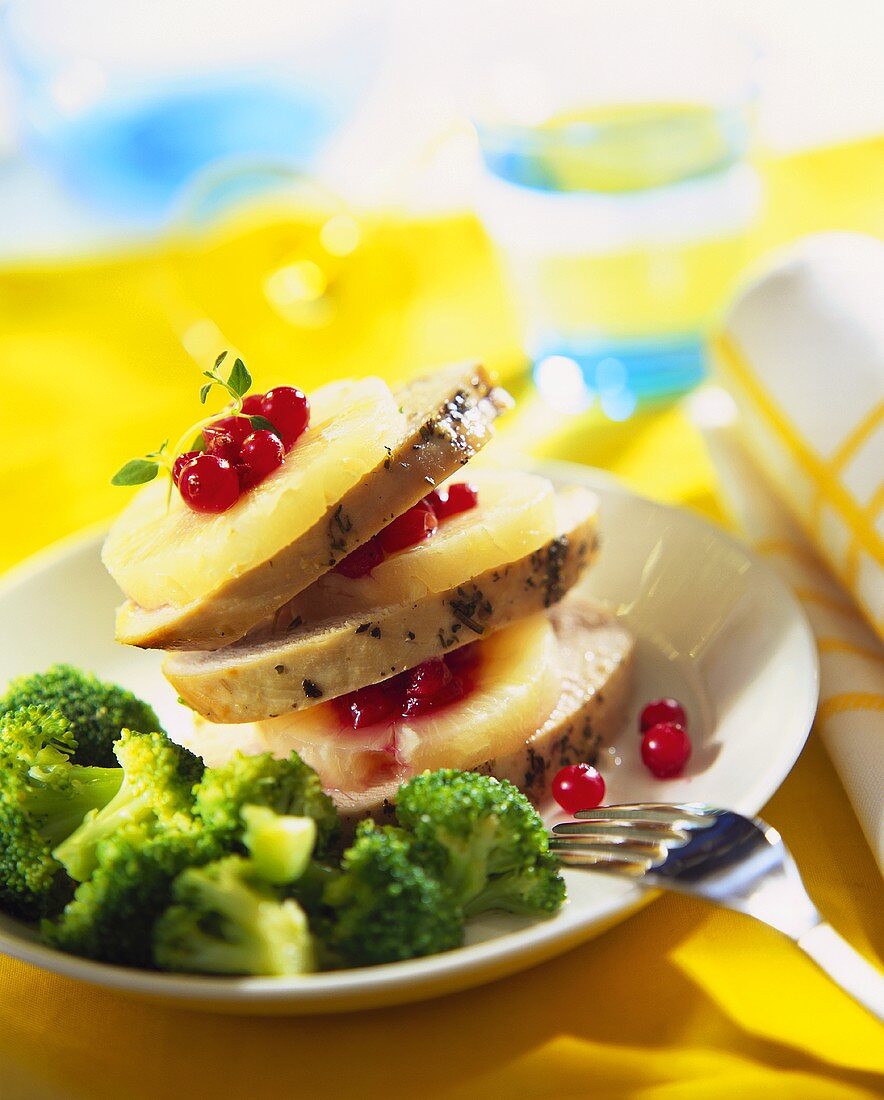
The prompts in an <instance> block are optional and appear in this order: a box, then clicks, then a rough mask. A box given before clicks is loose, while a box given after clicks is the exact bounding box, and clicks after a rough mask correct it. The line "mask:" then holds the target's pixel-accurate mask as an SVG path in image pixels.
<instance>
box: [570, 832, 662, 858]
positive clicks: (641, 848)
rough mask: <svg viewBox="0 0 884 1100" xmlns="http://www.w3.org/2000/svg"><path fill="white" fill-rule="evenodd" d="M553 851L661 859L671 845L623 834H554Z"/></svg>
mask: <svg viewBox="0 0 884 1100" xmlns="http://www.w3.org/2000/svg"><path fill="white" fill-rule="evenodd" d="M549 850H550V851H551V852H556V853H557V854H558V853H560V852H611V853H615V854H616V855H617V857H618V858H623V857H624V856H635V857H636V858H638V859H650V860H655V861H661V862H662V860H664V859H665V858H666V853H667V851H668V850H669V845H668V844H667V843H666V842H665V841H660V840H657V841H649V840H631V839H629V838H628V837H621V836H610V837H609V836H595V835H593V834H591V833H590V834H588V835H587V836H581V837H561V836H553V837H550V839H549Z"/></svg>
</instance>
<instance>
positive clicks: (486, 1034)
mask: <svg viewBox="0 0 884 1100" xmlns="http://www.w3.org/2000/svg"><path fill="white" fill-rule="evenodd" d="M767 171H768V177H767V178H768V184H769V195H770V205H769V208H768V213H767V215H766V220H765V223H764V224H763V225H762V227H761V228H760V230H759V234H758V240H757V241H756V245H757V246H758V247H761V246H762V245H764V244H769V243H772V242H774V241H777V240H781V239H785V238H788V237H791V236H794V235H795V234H796V233H799V232H806V231H809V230H813V229H819V228H830V227H838V228H856V229H864V230H866V231H872V232H882V233H884V212H882V208H881V202H880V198H879V196H880V195H882V194H884V141H877V142H868V143H864V144H858V145H855V146H851V147H847V148H844V149H840V150H829V151H820V152H817V153H813V154H808V155H805V156H802V157H795V158H792V159H791V160H789V161H786V162H781V163H779V164H775V165H770V166H768V170H767ZM363 228H364V237H363V242H362V244H361V246H360V248H359V249H358V250H357V252H356V253H355V254H354V257H353V263H352V265H350V264H342V265H341V267H340V270H339V271H337V272H334V273H332V278H333V280H334V294H333V295H332V300H333V304H334V308H336V309H340V310H341V316H342V318H345V319H346V325H345V326H342V327H341V328H340V329H338V328H335V329H334V331H332V330H330V329H329V328H328V326H326V327H322V326H321V325H319V326H315V327H313V328H310V329H303V330H301V333H300V335H298V336H295V335H294V334H293V332H292V331H289V332H288V333H287V334H286V335H285V336H283V335H282V334H284V333H285V331H286V330H285V328H284V326H280V325H278V324H276V323H275V322H274V325H275V327H268V326H269V324H270V321H273V319H272V318H271V319H269V320H268V326H264V325H262V324H261V323H260V322H261V318H260V317H259V316H258V315H257V314H256V313H255V312H254V311H252V312H251V313H250V312H249V305H248V303H246V302H243V301H242V299H241V298H240V296H239V295H238V293H237V290H236V288H237V287H238V286H240V285H241V283H239V282H237V266H236V256H235V255H231V254H230V253H229V252H225V251H224V250H223V249H222V248H221V247H220V246H218V247H215V248H213V249H210V250H209V251H208V253H207V254H206V255H204V256H203V257H202V259H201V260H200V263H201V264H202V267H201V269H200V270H201V274H200V275H199V277H197V276H195V275H194V274H193V272H192V271H190V270H189V268H190V264H191V263H193V262H195V261H193V260H192V259H187V260H184V259H182V258H181V256H180V255H176V254H175V253H174V251H173V250H172V249H171V248H170V249H167V250H166V251H165V252H163V253H161V254H146V255H139V256H129V257H126V258H122V259H120V258H117V259H110V260H95V261H92V262H89V263H86V262H82V261H80V262H78V263H70V264H67V265H60V264H59V265H55V266H53V267H44V266H35V267H32V268H30V269H27V268H19V269H16V270H8V271H6V272H2V273H0V381H2V396H3V400H2V403H0V410H2V411H0V418H2V420H0V492H2V500H3V503H4V513H5V520H4V524H3V538H2V539H0V567H6V566H9V565H12V564H13V563H14V562H16V561H18V560H19V559H21V558H23V557H25V556H26V555H27V554H29V553H30V552H32V551H34V550H36V549H38V548H39V547H41V546H43V545H44V544H46V543H47V542H49V541H51V540H52V539H54V538H56V537H58V536H60V535H63V534H65V533H66V532H69V531H72V530H74V529H76V528H77V527H80V526H82V525H84V524H86V523H89V522H92V521H95V520H98V519H100V518H102V517H105V516H108V515H110V514H111V513H112V512H114V511H115V510H117V509H118V508H119V507H120V505H121V503H122V497H121V495H120V494H121V492H122V491H121V490H115V489H112V488H111V487H110V486H109V485H108V484H107V478H108V474H109V472H111V471H112V470H113V469H115V468H116V466H117V465H119V464H121V463H122V462H123V461H124V460H125V459H127V458H128V457H130V456H131V455H132V454H133V453H134V452H135V451H137V450H144V449H148V450H149V449H152V448H153V447H154V446H155V445H156V444H158V443H159V442H161V440H162V439H163V438H164V436H165V435H166V434H169V431H170V429H171V426H173V425H178V424H181V423H182V422H184V421H186V419H187V418H188V417H189V416H195V415H196V414H195V409H194V388H195V378H196V372H195V369H194V367H193V363H192V361H191V360H190V359H189V358H188V356H187V355H186V354H185V352H184V351H183V350H182V347H181V344H180V342H179V337H180V336H182V335H184V336H186V337H187V338H188V339H189V340H190V341H191V342H192V343H197V344H199V342H200V340H203V338H204V340H203V342H204V343H205V345H206V347H208V345H210V344H211V343H212V342H213V341H215V340H217V338H218V336H219V334H218V333H217V332H215V333H212V332H211V331H210V332H208V333H207V331H206V328H205V325H203V326H202V327H200V324H199V322H200V318H201V317H204V316H205V315H208V316H210V317H213V318H214V319H215V320H217V319H218V318H219V317H224V318H225V325H226V326H229V328H225V331H224V332H223V333H222V334H220V335H221V337H222V338H223V339H226V340H229V341H230V342H232V343H233V344H235V345H237V346H239V347H240V348H242V349H245V350H247V351H250V354H249V359H250V365H251V366H252V367H253V368H254V373H255V376H256V382H257V383H258V385H260V386H262V387H263V386H265V385H267V384H271V383H272V382H274V381H277V380H282V379H283V378H285V379H289V378H294V379H297V380H299V381H301V382H302V383H303V384H304V385H306V386H308V387H309V386H311V385H314V384H315V383H316V382H317V381H318V380H320V379H321V378H323V377H326V376H329V375H333V374H336V373H342V372H344V371H353V370H359V371H361V372H366V371H371V370H374V371H378V372H383V373H385V374H386V375H387V376H389V377H398V376H401V375H403V374H405V373H408V372H410V371H412V370H413V369H414V368H415V367H417V366H420V365H423V364H426V363H430V362H433V361H440V360H444V359H448V358H451V357H456V356H472V355H476V356H482V357H484V358H485V359H487V360H488V361H490V362H491V363H493V364H494V365H495V366H497V367H499V368H501V369H502V370H503V371H504V372H506V373H507V374H508V375H509V376H510V377H512V379H513V380H514V382H516V383H517V382H518V380H519V377H520V375H519V354H518V340H517V330H516V325H515V319H514V315H513V313H512V309H511V307H510V305H509V304H508V302H507V298H506V296H505V294H504V292H503V289H502V287H501V283H500V280H499V275H498V273H497V270H496V268H495V266H494V263H493V260H492V257H491V254H490V250H489V248H488V245H487V242H486V240H485V238H484V237H483V235H482V234H481V232H480V230H479V228H478V226H477V225H476V223H475V222H474V221H473V220H472V219H470V218H468V217H459V218H451V219H445V220H439V221H437V222H428V223H421V224H418V225H403V224H395V223H391V222H384V221H377V222H375V223H372V224H369V225H366V226H364V227H363ZM268 247H270V246H269V244H268ZM293 247H294V246H293V244H292V243H291V242H289V243H288V244H287V245H286V248H288V249H289V250H291V249H292V248H293ZM283 254H284V250H282V249H281V250H280V252H279V253H278V256H280V255H283ZM182 285H184V286H186V288H187V293H186V294H184V293H183V292H182V289H181V288H182ZM220 306H223V308H216V307H220ZM170 316H171V317H172V318H173V325H174V327H173V325H170V322H169V317H170ZM195 322H197V323H196V326H195ZM176 328H177V332H176ZM259 328H260V330H261V331H259ZM271 332H272V333H275V334H276V335H275V336H273V337H271V335H270V333H271ZM262 333H263V335H262ZM256 347H258V348H259V350H258V351H255V348H256ZM250 349H251V350H250ZM203 350H205V349H203ZM532 417H537V418H540V417H541V410H539V409H538V408H537V407H536V406H535V405H532V404H530V402H529V404H528V406H527V408H523V411H522V412H521V414H520V415H519V416H518V417H516V418H514V422H513V424H512V425H511V427H510V428H509V430H508V433H504V435H503V443H504V444H506V443H510V444H516V445H524V444H526V443H527V441H528V440H536V439H537V438H538V435H539V432H538V425H539V424H541V421H540V420H539V419H535V420H532ZM542 427H543V431H544V438H543V440H542V442H541V443H540V444H538V445H537V446H535V448H534V450H535V452H536V453H539V454H543V455H549V456H554V457H560V458H570V459H579V460H582V461H585V462H590V463H595V464H598V465H601V466H604V467H606V468H607V469H609V470H611V471H612V472H614V473H615V474H618V475H620V476H622V477H624V478H625V479H626V481H627V482H628V483H629V484H630V485H631V486H633V487H634V488H635V489H637V490H639V491H641V492H645V493H648V494H651V495H654V496H657V497H660V498H662V499H666V500H669V501H673V502H676V503H681V504H685V505H687V506H690V507H693V508H697V509H699V510H700V511H702V512H704V513H705V514H707V515H708V516H710V517H712V518H713V519H720V518H721V513H720V511H719V506H718V502H717V498H716V491H715V481H714V476H713V473H712V468H711V466H710V464H709V462H708V460H707V458H706V455H705V452H704V450H703V446H702V443H701V441H700V439H699V438H698V436H697V435H696V433H695V432H694V431H693V429H691V427H690V426H689V425H688V423H687V422H686V421H685V419H684V418H683V417H682V415H681V414H680V412H679V411H678V410H677V409H676V408H672V407H669V408H661V409H658V410H652V411H648V412H645V413H643V414H641V415H640V416H638V417H635V418H633V420H631V421H630V422H628V423H627V424H624V425H611V424H605V423H602V422H599V421H596V420H594V419H593V418H591V417H588V418H583V419H579V420H574V421H565V420H561V421H555V422H553V421H550V420H545V421H543V422H542ZM47 628H48V629H51V624H47ZM765 816H766V817H767V818H768V820H770V821H771V822H772V823H773V824H774V825H775V826H776V827H777V828H779V829H780V830H781V832H782V833H783V834H784V835H785V837H786V838H787V839H788V841H789V843H790V845H791V847H792V849H793V851H794V853H795V855H796V857H797V859H798V862H799V864H800V866H801V867H802V868H803V870H804V873H805V876H806V880H807V884H808V887H809V889H810V892H811V893H812V894H813V896H814V897H815V899H816V901H817V902H818V904H819V906H820V908H821V909H822V911H823V912H824V914H825V915H826V916H827V917H828V918H829V919H830V920H831V922H832V923H833V924H834V925H835V926H836V927H837V928H838V929H839V930H841V931H842V932H843V933H844V934H845V935H846V936H847V938H848V939H849V940H850V941H851V942H852V943H853V944H854V945H855V946H856V947H857V948H858V949H859V950H861V951H863V952H864V953H865V954H866V955H868V956H869V957H870V958H876V957H879V954H880V948H881V943H880V935H881V919H880V914H881V912H882V911H884V906H882V900H884V899H882V894H881V887H880V880H879V878H878V875H877V871H876V869H875V866H874V863H873V860H872V857H871V854H870V852H869V851H868V848H867V847H866V845H865V842H864V840H863V837H862V834H861V833H860V830H859V827H858V825H857V823H856V821H855V819H854V817H853V814H852V812H851V809H850V806H849V803H848V802H847V800H846V798H845V796H844V792H843V790H841V788H840V787H839V785H838V781H837V779H836V778H835V777H834V774H833V772H832V769H831V765H830V763H829V761H828V759H827V757H826V756H825V753H824V751H823V749H822V747H821V745H820V743H819V742H818V740H817V738H816V736H814V735H812V736H811V739H810V742H809V743H808V746H807V749H806V750H805V752H804V753H803V754H802V756H801V759H800V760H799V762H798V763H797V765H796V767H795V769H794V770H793V772H792V774H791V775H790V776H789V777H788V779H787V780H786V782H785V783H784V785H783V787H782V788H781V790H780V791H779V792H778V793H777V795H776V796H775V797H774V798H773V799H772V800H771V802H770V804H769V805H768V806H767V808H766V810H765ZM876 952H877V953H878V954H877V955H876ZM882 1074H884V1044H882V1033H881V1029H880V1028H879V1026H878V1025H877V1024H875V1023H874V1022H873V1021H872V1020H871V1019H870V1018H869V1017H868V1015H867V1014H866V1013H865V1012H864V1011H863V1010H861V1009H860V1008H858V1007H857V1006H856V1005H854V1004H853V1003H852V1002H851V1001H849V1000H848V999H847V998H846V997H845V996H844V995H842V994H841V993H840V992H839V991H838V990H837V989H836V988H835V987H834V986H832V985H831V983H829V982H828V980H827V979H826V978H825V977H823V976H822V975H821V974H820V973H818V972H817V970H816V969H815V968H814V966H813V964H812V963H810V962H809V961H807V960H806V959H805V958H804V957H803V956H802V955H801V954H800V953H799V952H798V951H797V950H796V949H794V948H793V947H792V946H791V945H789V944H787V943H785V942H782V941H781V940H780V939H779V937H778V936H777V935H776V934H775V933H774V932H772V931H770V930H768V929H766V928H764V927H761V926H757V925H755V924H754V923H752V922H750V921H749V920H748V919H744V918H741V917H738V916H736V915H733V914H729V913H725V912H719V911H713V910H711V909H709V908H706V907H704V906H702V905H700V904H699V903H694V902H691V901H689V900H687V899H680V898H676V897H664V898H661V899H660V900H658V901H656V902H655V903H654V904H653V905H651V906H649V907H648V908H646V909H644V910H643V911H641V912H640V913H638V914H637V915H636V916H634V917H632V918H631V919H630V920H629V921H627V922H625V923H623V924H621V925H619V926H617V927H615V928H614V929H613V930H611V931H609V932H607V933H606V934H605V935H604V936H602V937H600V938H599V939H597V940H594V941H592V942H590V943H588V944H586V945H584V946H582V947H579V948H577V949H576V950H573V951H571V952H570V953H568V954H566V955H565V956H563V957H561V958H559V959H556V960H553V961H552V962H548V963H545V964H544V965H542V966H539V967H536V968H535V969H533V970H531V971H529V972H527V973H525V974H521V975H517V976H515V977H513V978H509V979H506V980H504V981H501V982H498V983H496V984H493V985H490V986H487V987H485V988H482V989H478V990H474V991H471V992H466V993H462V994H458V995H456V996H452V997H448V998H443V999H441V1000H438V1001H434V1002H429V1003H425V1004H420V1005H414V1006H406V1007H403V1008H397V1009H387V1010H383V1011H378V1012H373V1013H359V1014H352V1015H348V1016H346V1017H340V1018H336V1017H326V1018H322V1017H316V1018H312V1019H309V1018H308V1019H299V1018H295V1019H291V1020H286V1019H276V1020H271V1019H264V1020H262V1019H239V1018H224V1017H212V1016H208V1015H202V1014H200V1013H195V1012H185V1011H180V1010H171V1009H166V1008H162V1007H158V1006H154V1005H151V1004H148V1003H139V1002H135V1001H129V1000H127V999H125V998H123V997H120V996H117V995H115V994H112V993H108V992H103V991H100V990H95V989H91V988H88V987H85V986H80V985H77V984H74V983H72V982H68V981H65V980H62V979H59V978H55V977H52V976H50V975H48V974H45V973H43V972H41V971H38V970H35V969H32V968H30V967H27V966H24V965H22V964H19V963H17V962H13V961H11V960H9V959H3V960H0V1097H2V1098H3V1100H39V1098H43V1097H51V1098H53V1100H55V1098H58V1097H66V1098H67V1097H71V1098H80V1097H83V1098H89V1100H92V1098H104V1097H107V1098H109V1100H110V1098H113V1100H119V1098H126V1100H130V1098H131V1100H140V1098H142V1097H144V1098H148V1097H150V1098H162V1097H168V1098H170V1100H171V1098H176V1100H177V1098H178V1097H184V1096H187V1097H203V1096H205V1097H216V1096H230V1097H259V1098H263V1097H277V1096H278V1097H301V1096H303V1097H318V1096H327V1097H347V1098H348V1100H350V1098H352V1097H360V1098H362V1097H374V1096H384V1097H388V1096H403V1097H410V1096H414V1095H422V1096H427V1097H430V1096H440V1095H445V1096H451V1097H456V1098H472V1097H483V1098H486V1097H494V1098H495V1100H497V1098H508V1097H532V1098H533V1097H537V1098H540V1097H549V1098H556V1100H559V1098H563V1097H589V1096H592V1097H602V1098H607V1097H612V1098H613V1097H627V1096H629V1097H641V1098H649V1100H650V1098H653V1100H657V1098H659V1100H664V1098H665V1100H673V1098H698V1100H707V1098H710V1097H714V1098H724V1100H728V1098H730V1097H734V1098H737V1097H739V1098H741V1100H742V1098H746V1097H748V1098H755V1097H760V1098H764V1097H776V1098H792V1097H794V1098H796V1100H799V1098H800V1100H815V1098H829V1097H831V1098H836V1097H838V1098H840V1097H845V1098H848V1097H849V1098H859V1097H873V1096H876V1095H880V1089H881V1087H882V1084H884V1079H882V1076H881V1075H882Z"/></svg>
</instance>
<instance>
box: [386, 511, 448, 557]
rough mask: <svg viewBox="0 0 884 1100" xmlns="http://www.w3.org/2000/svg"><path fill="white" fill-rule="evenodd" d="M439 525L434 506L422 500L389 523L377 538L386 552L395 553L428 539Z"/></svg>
mask: <svg viewBox="0 0 884 1100" xmlns="http://www.w3.org/2000/svg"><path fill="white" fill-rule="evenodd" d="M438 526H439V520H438V519H436V513H435V512H434V511H433V509H432V507H430V506H429V505H427V504H425V503H424V502H423V501H421V502H420V503H419V504H415V506H414V507H413V508H409V509H408V511H407V512H403V513H402V515H401V516H397V517H396V519H394V520H393V522H392V523H388V524H387V526H386V527H385V528H384V529H383V531H381V533H380V534H379V535H378V536H377V538H378V541H379V542H380V544H381V548H382V549H383V551H384V553H385V554H395V553H396V551H397V550H406V549H407V548H408V547H409V546H416V545H417V543H419V542H423V540H424V539H428V538H429V537H430V536H431V535H433V534H435V532H436V529H437V528H438Z"/></svg>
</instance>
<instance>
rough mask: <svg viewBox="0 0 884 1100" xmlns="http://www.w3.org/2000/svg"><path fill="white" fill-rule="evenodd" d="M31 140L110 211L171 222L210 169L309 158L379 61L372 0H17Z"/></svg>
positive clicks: (15, 40)
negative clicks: (243, 161) (183, 196)
mask: <svg viewBox="0 0 884 1100" xmlns="http://www.w3.org/2000/svg"><path fill="white" fill-rule="evenodd" d="M0 35H2V37H3V38H4V39H5V43H6V46H7V51H8V55H9V61H10V65H11V69H12V72H13V75H14V77H15V79H16V85H17V90H18V93H19V99H20V101H21V107H22V114H23V118H24V120H25V123H26V127H25V134H24V136H25V138H26V140H27V141H28V144H29V146H30V149H31V151H32V152H33V153H34V154H35V155H36V156H37V157H38V158H39V159H40V160H42V161H43V162H44V163H46V164H48V165H49V166H50V167H51V168H52V169H53V170H54V171H55V172H56V173H57V175H58V176H59V178H60V179H61V180H62V181H63V182H64V183H65V184H66V186H67V187H68V188H69V190H70V191H71V192H72V193H73V194H74V195H76V196H77V197H79V198H82V199H86V200H88V201H89V202H91V203H92V204H93V205H95V206H97V207H98V208H100V209H101V211H102V212H103V213H104V214H105V215H106V217H108V218H109V219H118V220H121V221H124V222H128V223H135V224H140V225H148V226H154V225H158V226H162V225H163V224H164V221H165V219H166V217H167V215H168V212H169V209H170V205H171V204H172V203H173V202H174V200H175V198H176V196H177V195H178V194H179V193H180V191H181V189H182V188H183V187H185V186H186V185H187V184H188V182H189V181H190V180H191V179H192V178H194V177H195V176H196V175H197V174H198V173H199V172H201V171H202V170H204V169H205V168H207V167H209V166H212V165H217V164H219V163H222V162H224V161H227V160H230V159H233V160H235V159H237V158H243V157H253V158H286V159H288V160H289V161H290V162H291V163H293V164H297V165H299V166H301V167H304V166H309V165H311V164H312V163H313V161H314V159H315V158H316V156H317V155H318V154H319V153H320V152H321V151H322V149H323V148H324V147H325V145H326V144H327V143H328V141H329V140H330V139H331V137H332V135H333V134H334V133H335V131H336V129H337V128H338V127H339V126H340V125H341V123H342V122H343V121H344V120H345V119H346V118H347V117H349V115H350V113H351V112H352V111H353V109H354V108H355V106H356V104H357V102H358V100H359V97H360V96H361V95H362V94H363V92H364V90H365V88H366V86H367V84H368V83H369V82H370V80H371V79H372V78H373V76H374V73H375V72H376V70H377V66H378V64H379V61H380V58H381V57H382V55H383V51H384V49H385V35H386V28H385V23H384V20H383V18H382V17H381V15H379V14H378V13H376V12H374V11H372V9H371V5H370V4H369V3H366V0H339V2H338V3H336V4H333V5H329V4H327V3H326V2H325V0H301V2H299V3H297V4H292V3H290V2H288V0H252V2H251V3H249V4H242V3H241V2H239V0H188V2H187V3H181V2H180V0H123V2H120V0H78V2H77V3H68V2H66V0H6V2H5V3H3V4H0Z"/></svg>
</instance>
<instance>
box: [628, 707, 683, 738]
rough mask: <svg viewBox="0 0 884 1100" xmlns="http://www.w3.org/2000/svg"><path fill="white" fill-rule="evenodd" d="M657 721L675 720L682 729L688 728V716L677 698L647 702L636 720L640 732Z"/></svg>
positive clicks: (654, 724)
mask: <svg viewBox="0 0 884 1100" xmlns="http://www.w3.org/2000/svg"><path fill="white" fill-rule="evenodd" d="M658 722H675V723H677V724H678V725H679V726H681V727H682V729H687V728H688V716H687V715H686V714H685V712H684V707H683V706H682V705H681V703H679V701H678V700H677V699H655V700H654V701H653V702H651V703H648V705H647V706H646V707H645V709H644V710H643V711H642V712H641V715H640V716H639V720H638V724H639V727H640V729H641V731H642V733H644V732H645V730H649V729H650V728H651V726H656V725H657V723H658Z"/></svg>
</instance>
